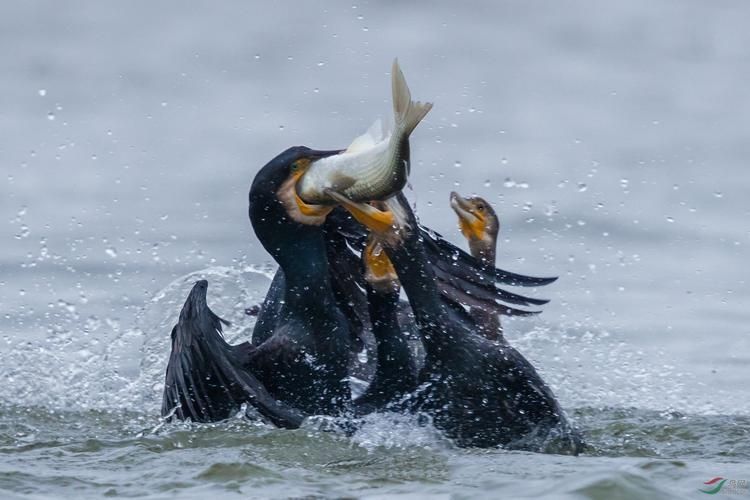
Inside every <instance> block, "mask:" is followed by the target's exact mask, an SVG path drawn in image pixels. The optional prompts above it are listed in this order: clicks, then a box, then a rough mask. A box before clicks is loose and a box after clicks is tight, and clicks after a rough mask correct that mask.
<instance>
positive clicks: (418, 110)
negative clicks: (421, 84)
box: [391, 59, 432, 137]
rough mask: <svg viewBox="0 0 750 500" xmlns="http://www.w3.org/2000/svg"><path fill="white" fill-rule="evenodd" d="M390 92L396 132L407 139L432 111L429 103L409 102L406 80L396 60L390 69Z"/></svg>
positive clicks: (409, 96) (409, 94)
mask: <svg viewBox="0 0 750 500" xmlns="http://www.w3.org/2000/svg"><path fill="white" fill-rule="evenodd" d="M391 91H392V92H393V115H394V118H395V121H396V130H397V131H398V132H400V133H402V134H404V135H406V136H407V137H408V136H409V134H411V133H412V131H413V130H414V129H415V128H416V126H417V125H418V124H419V122H421V121H422V119H423V118H424V117H425V115H426V114H427V113H428V112H429V111H430V110H431V109H432V103H431V102H419V101H417V102H415V101H412V100H411V92H409V86H408V85H407V84H406V78H404V74H403V73H402V72H401V67H399V65H398V59H394V60H393V68H392V69H391Z"/></svg>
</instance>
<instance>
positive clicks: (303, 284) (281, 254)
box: [273, 230, 333, 304]
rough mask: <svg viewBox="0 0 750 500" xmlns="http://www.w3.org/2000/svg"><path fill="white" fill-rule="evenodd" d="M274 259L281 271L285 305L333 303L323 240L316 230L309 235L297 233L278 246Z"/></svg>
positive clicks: (308, 233)
mask: <svg viewBox="0 0 750 500" xmlns="http://www.w3.org/2000/svg"><path fill="white" fill-rule="evenodd" d="M273 257H274V259H275V260H276V262H277V263H278V264H279V267H281V269H282V270H283V271H284V276H285V278H286V291H285V301H286V302H287V303H289V304H299V303H305V304H308V303H311V304H314V303H319V304H322V303H324V302H327V301H328V300H331V301H333V293H332V292H331V286H330V278H329V276H328V259H327V258H326V248H325V241H324V239H323V235H322V233H321V232H320V231H319V230H317V231H315V232H313V233H312V234H311V233H310V232H308V231H299V232H298V233H297V235H296V236H295V237H294V238H293V239H291V240H289V241H288V242H287V243H286V244H284V245H280V246H279V248H278V251H275V252H274V253H273Z"/></svg>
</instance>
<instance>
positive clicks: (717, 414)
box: [0, 0, 750, 499]
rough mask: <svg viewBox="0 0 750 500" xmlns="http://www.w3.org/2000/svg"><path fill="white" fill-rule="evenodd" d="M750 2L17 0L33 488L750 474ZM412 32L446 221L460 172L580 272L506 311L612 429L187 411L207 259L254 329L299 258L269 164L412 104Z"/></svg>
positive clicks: (684, 492) (585, 487)
mask: <svg viewBox="0 0 750 500" xmlns="http://www.w3.org/2000/svg"><path fill="white" fill-rule="evenodd" d="M748 14H750V6H748V5H746V4H744V3H741V2H718V3H717V2H712V3H706V2H698V1H682V2H671V1H665V2H660V3H658V4H654V3H653V2H646V1H645V0H639V1H631V2H622V3H619V4H612V3H609V4H607V5H604V4H601V3H600V2H585V1H574V2H566V3H565V4H564V5H563V4H560V5H557V4H554V5H553V4H546V5H544V6H543V7H542V6H540V5H539V4H532V3H529V4H523V5H521V4H518V3H503V4H487V5H484V6H473V7H465V8H464V7H462V8H459V7H457V5H456V4H455V2H438V3H431V4H430V5H429V6H427V5H419V4H404V5H401V4H398V5H397V4H388V5H384V4H378V5H376V4H369V3H355V4H352V3H330V4H326V6H325V7H319V6H316V5H313V4H309V5H308V4H303V5H298V6H295V8H293V9H290V8H288V7H287V6H286V5H285V4H267V3H264V4H263V6H262V8H259V7H258V6H256V5H252V4H249V3H244V2H235V3H233V2H222V3H219V4H214V3H208V2H206V3H194V4H191V6H190V8H189V9H188V8H186V7H185V6H184V5H183V4H179V3H176V2H175V3H169V2H166V3H160V4H158V5H153V4H151V3H146V2H131V3H128V4H127V5H126V4H122V5H117V6H116V7H113V6H111V5H105V4H100V3H93V2H91V3H76V4H69V5H67V6H66V8H65V9H62V8H61V7H60V6H59V5H57V4H56V3H54V2H43V1H38V2H24V3H16V4H11V3H6V4H3V5H1V6H0V56H2V57H0V60H2V65H3V69H4V71H3V75H4V77H3V78H2V79H1V80H0V95H2V96H3V97H2V99H0V138H1V139H0V158H2V171H1V175H0V207H1V208H2V214H3V217H2V218H0V237H2V241H3V242H5V244H4V245H3V248H2V251H0V270H1V271H0V309H1V310H2V314H0V345H2V348H0V380H2V381H3V383H2V384H0V492H2V496H4V497H10V498H39V497H56V496H71V495H75V496H77V497H101V496H149V497H167V496H169V497H173V496H175V495H179V496H180V497H194V498H205V497H206V496H208V495H212V496H215V497H217V498H223V497H232V496H243V497H253V496H256V497H294V496H306V495H317V496H324V497H328V496H381V497H383V496H395V495H401V496H404V497H413V498H422V497H425V496H433V497H443V496H455V497H467V498H468V497H472V498H473V497H477V496H483V495H487V496H499V497H524V496H542V497H546V498H608V499H609V498H646V497H648V498H683V497H702V496H703V493H700V492H699V491H698V490H699V489H700V488H706V486H704V485H703V483H704V482H705V481H708V480H709V479H711V478H713V477H716V476H721V477H724V478H729V479H735V480H742V479H745V480H747V479H750V472H748V470H749V468H748V464H749V463H750V449H749V448H748V443H749V442H750V439H748V438H749V437H750V436H749V435H748V434H750V397H749V396H750V393H749V392H748V389H747V385H746V381H747V380H748V377H749V376H750V354H748V353H749V352H750V335H749V333H750V331H749V329H748V326H747V321H745V320H746V319H747V317H748V315H747V308H746V305H747V303H748V298H749V292H748V286H747V285H748V278H750V275H749V273H748V271H747V265H746V258H745V257H746V254H747V250H746V249H747V247H748V245H750V226H749V225H748V223H747V221H748V220H749V219H748V216H749V215H750V202H748V201H747V195H746V193H747V192H748V190H749V189H750V170H748V168H747V158H748V157H750V148H749V147H748V142H747V138H746V131H747V130H749V129H750V109H749V108H748V106H750V105H749V104H748V100H747V98H746V94H747V92H746V82H747V81H748V78H749V77H750V58H748V56H747V51H746V50H745V48H746V47H747V46H748V45H749V44H750V34H749V33H748V31H747V29H746V22H745V19H747V16H748ZM394 56H398V57H399V60H400V62H401V65H402V67H403V69H404V72H405V74H406V77H407V79H408V81H409V83H410V86H411V88H412V91H413V93H414V95H415V97H417V98H419V99H432V100H434V101H435V108H434V109H433V111H431V113H430V115H429V116H428V117H427V119H426V120H425V122H424V123H423V124H421V125H420V126H419V128H418V129H417V130H416V132H415V134H414V136H413V141H412V150H413V159H414V166H413V173H414V175H413V177H412V184H413V189H412V190H411V191H410V193H409V196H410V198H411V199H412V200H414V201H415V203H416V204H417V209H418V213H419V215H420V217H421V219H422V221H423V222H424V223H426V224H427V225H429V226H431V227H433V228H434V229H436V230H438V231H440V232H442V233H443V234H445V235H446V236H448V237H449V238H451V239H452V240H453V241H456V242H461V236H460V233H459V232H458V230H457V228H456V227H455V217H454V215H453V213H452V212H451V210H450V208H449V206H448V193H449V192H450V191H451V190H457V191H459V192H461V193H462V194H470V193H477V194H479V195H481V196H483V197H485V198H486V199H488V200H489V201H490V202H491V203H493V205H494V206H495V207H496V209H497V210H498V212H499V213H500V215H501V218H502V224H501V240H500V252H499V257H498V259H499V262H500V263H501V264H502V266H503V267H506V268H509V269H511V270H514V271H517V272H522V273H527V274H540V275H547V274H553V273H555V274H559V275H560V276H561V279H560V280H559V281H558V282H557V283H556V284H554V285H552V286H551V287H548V288H546V289H542V290H539V291H538V292H537V295H539V296H545V297H548V298H550V299H552V302H551V303H550V304H549V305H548V306H546V307H545V312H544V314H543V315H542V316H541V317H539V318H535V319H519V320H513V321H509V322H508V323H507V326H506V330H507V335H508V337H509V338H510V340H511V342H512V343H513V344H514V345H516V346H517V347H518V348H519V349H520V350H521V351H522V352H523V353H524V354H525V355H526V356H527V357H529V359H530V360H532V362H533V363H534V364H535V366H537V367H538V369H539V371H540V372H541V373H542V375H543V377H544V378H545V380H547V381H548V382H549V383H550V385H551V386H552V387H553V389H554V390H555V392H556V394H557V395H558V396H559V398H560V400H561V402H562V404H563V406H564V407H565V408H567V409H568V411H569V413H570V416H571V418H572V419H573V420H574V421H575V422H576V423H577V424H578V425H579V427H580V428H581V429H582V430H583V432H584V434H585V435H586V437H587V440H588V442H589V444H590V449H589V450H588V451H587V453H585V454H584V455H583V456H581V457H577V458H572V457H558V456H549V455H538V454H526V453H518V452H512V453H511V452H505V451H502V450H461V449H456V448H455V447H453V446H452V445H451V443H449V442H447V441H445V440H444V439H443V438H442V437H441V436H440V435H439V434H438V433H436V432H435V431H434V430H433V429H431V428H430V427H429V426H421V425H419V424H418V423H417V422H413V421H410V420H409V419H406V418H399V419H396V420H395V421H394V417H393V416H388V415H376V416H373V417H371V418H370V419H368V421H367V423H366V425H365V426H364V427H363V428H362V429H361V430H360V431H358V432H357V433H356V434H355V435H354V436H352V437H351V438H347V437H344V436H341V435H339V434H336V433H332V432H326V431H324V430H321V428H320V427H321V426H322V427H325V425H324V423H320V422H317V423H316V422H311V423H310V424H309V425H308V426H307V427H306V428H304V429H301V430H298V431H281V430H274V429H270V428H268V427H265V426H263V425H260V424H258V423H255V422H248V421H244V420H241V419H235V420H231V421H229V422H224V423H221V424H216V425H188V424H178V425H164V424H163V423H162V422H161V421H160V419H159V416H158V407H159V399H160V392H161V387H160V383H161V379H162V377H163V371H164V367H165V363H166V352H167V350H168V348H169V347H168V338H169V331H170V328H171V325H172V323H173V321H174V318H175V317H176V314H177V313H178V310H179V307H180V304H181V302H182V301H183V300H184V297H185V295H186V293H187V290H188V289H189V286H190V283H191V282H192V281H194V280H195V279H198V277H206V278H208V279H209V282H210V283H211V284H210V288H209V304H210V305H211V306H212V307H213V308H214V309H215V310H216V311H217V312H219V313H220V314H221V315H223V316H225V317H227V318H228V319H230V320H232V321H233V325H234V326H233V327H232V329H230V330H229V332H228V336H229V337H230V339H232V340H237V339H241V338H247V336H248V335H249V332H250V331H251V330H252V322H251V321H250V320H249V319H247V318H245V317H244V316H243V313H242V309H243V308H244V307H245V306H246V305H249V304H252V303H254V302H257V301H259V300H260V299H261V298H262V296H263V294H264V292H265V287H267V285H268V275H269V274H270V273H271V272H272V270H273V268H272V267H271V266H270V265H269V264H270V262H269V257H268V256H267V255H266V254H265V253H264V251H263V249H262V248H261V246H260V245H259V243H258V242H257V240H256V239H255V238H254V236H253V234H252V230H251V228H250V226H249V224H248V221H247V216H246V203H247V201H246V196H247V190H248V187H249V184H250V182H251V180H252V177H253V175H254V173H255V172H256V171H257V169H258V168H259V167H260V166H261V165H262V164H263V163H264V162H265V161H267V160H268V159H269V158H271V157H273V156H274V155H275V154H276V153H278V152H279V151H281V150H283V149H284V148H286V147H287V146H290V145H296V144H306V145H309V146H312V147H317V148H321V149H325V148H335V147H341V146H344V145H346V144H347V142H348V141H349V140H350V139H351V138H353V137H354V136H356V135H358V134H359V133H361V132H362V131H363V130H365V129H366V128H367V127H368V126H369V125H370V123H371V122H372V121H373V120H374V119H375V118H376V117H378V116H380V117H384V118H389V114H390V111H389V110H390V102H389V101H390V95H389V91H388V90H389V79H388V75H387V74H386V73H387V71H389V68H390V62H391V60H392V58H393V57H394ZM728 487H729V485H728V484H727V485H726V486H725V487H724V488H725V490H724V491H722V492H720V493H722V494H723V493H724V492H725V491H726V488H728ZM736 492H737V493H739V494H741V495H746V496H747V495H750V493H747V492H746V491H744V490H737V491H736Z"/></svg>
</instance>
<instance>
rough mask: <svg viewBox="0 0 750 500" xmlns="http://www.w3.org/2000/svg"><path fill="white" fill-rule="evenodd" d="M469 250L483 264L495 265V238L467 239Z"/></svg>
mask: <svg viewBox="0 0 750 500" xmlns="http://www.w3.org/2000/svg"><path fill="white" fill-rule="evenodd" d="M469 251H470V252H471V255H472V256H473V257H474V258H475V259H477V260H479V261H480V262H481V263H482V264H483V265H484V266H492V267H495V257H496V254H497V239H495V238H490V239H487V240H469Z"/></svg>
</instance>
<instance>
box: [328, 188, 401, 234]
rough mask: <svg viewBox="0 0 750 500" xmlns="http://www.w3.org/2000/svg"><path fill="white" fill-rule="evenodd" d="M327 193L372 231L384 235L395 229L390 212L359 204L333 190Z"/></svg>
mask: <svg viewBox="0 0 750 500" xmlns="http://www.w3.org/2000/svg"><path fill="white" fill-rule="evenodd" d="M325 193H326V194H327V195H328V196H330V197H331V198H333V199H334V200H336V201H337V202H338V203H340V204H341V205H342V206H343V207H344V208H345V209H347V210H348V211H349V213H351V214H352V216H354V218H355V219H357V220H358V221H359V222H360V224H362V225H364V226H365V227H367V229H369V230H370V231H372V232H374V233H377V234H382V233H386V232H389V231H391V230H393V229H394V223H395V219H394V217H393V213H392V212H390V211H388V210H379V209H377V208H375V207H373V206H372V205H368V204H367V203H359V202H355V201H352V200H350V199H349V198H347V197H346V196H344V195H343V194H341V193H338V192H336V191H334V190H332V189H326V190H325Z"/></svg>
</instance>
